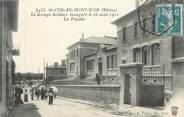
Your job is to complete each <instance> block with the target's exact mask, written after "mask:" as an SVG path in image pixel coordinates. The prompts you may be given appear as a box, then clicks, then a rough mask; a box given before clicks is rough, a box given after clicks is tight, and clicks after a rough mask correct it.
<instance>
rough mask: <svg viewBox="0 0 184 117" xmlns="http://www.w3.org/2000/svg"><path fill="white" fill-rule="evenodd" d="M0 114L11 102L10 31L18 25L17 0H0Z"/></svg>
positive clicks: (4, 111)
mask: <svg viewBox="0 0 184 117" xmlns="http://www.w3.org/2000/svg"><path fill="white" fill-rule="evenodd" d="M0 14H1V15H0V22H1V23H0V30H1V31H0V55H1V56H0V61H1V62H0V116H1V117H5V116H6V114H7V111H8V108H9V107H10V105H11V102H12V99H13V98H12V96H13V91H12V76H13V72H14V70H13V69H14V68H15V64H14V62H13V58H12V50H13V40H12V33H13V32H16V31H17V26H18V23H17V22H18V0H1V1H0Z"/></svg>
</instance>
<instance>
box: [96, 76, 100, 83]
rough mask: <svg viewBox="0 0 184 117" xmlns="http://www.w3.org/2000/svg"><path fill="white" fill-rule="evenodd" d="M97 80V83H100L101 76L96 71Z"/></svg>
mask: <svg viewBox="0 0 184 117" xmlns="http://www.w3.org/2000/svg"><path fill="white" fill-rule="evenodd" d="M96 82H97V85H100V76H99V74H97V73H96Z"/></svg>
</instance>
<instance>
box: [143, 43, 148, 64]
mask: <svg viewBox="0 0 184 117" xmlns="http://www.w3.org/2000/svg"><path fill="white" fill-rule="evenodd" d="M142 62H143V64H144V65H150V48H149V47H148V46H144V47H143V49H142Z"/></svg>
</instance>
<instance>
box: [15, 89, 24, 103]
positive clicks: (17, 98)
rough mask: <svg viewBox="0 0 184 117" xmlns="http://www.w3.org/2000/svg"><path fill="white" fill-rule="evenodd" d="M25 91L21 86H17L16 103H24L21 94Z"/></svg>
mask: <svg viewBox="0 0 184 117" xmlns="http://www.w3.org/2000/svg"><path fill="white" fill-rule="evenodd" d="M22 93H23V90H22V89H21V88H20V87H16V88H15V104H16V105H19V104H23V101H22V99H21V95H22Z"/></svg>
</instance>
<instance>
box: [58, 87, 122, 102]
mask: <svg viewBox="0 0 184 117" xmlns="http://www.w3.org/2000/svg"><path fill="white" fill-rule="evenodd" d="M55 87H57V88H58V93H57V95H58V96H62V97H66V98H72V99H80V100H87V101H92V102H98V103H103V104H113V103H116V104H119V99H120V97H119V93H120V86H119V85H55Z"/></svg>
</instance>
